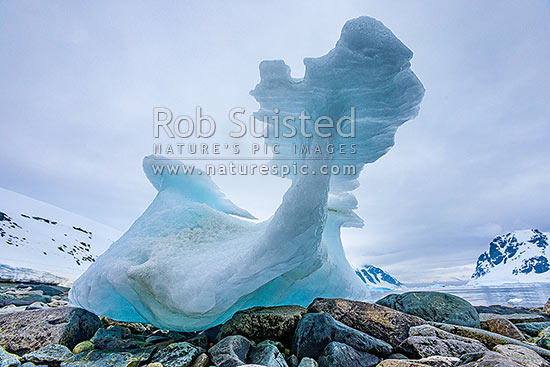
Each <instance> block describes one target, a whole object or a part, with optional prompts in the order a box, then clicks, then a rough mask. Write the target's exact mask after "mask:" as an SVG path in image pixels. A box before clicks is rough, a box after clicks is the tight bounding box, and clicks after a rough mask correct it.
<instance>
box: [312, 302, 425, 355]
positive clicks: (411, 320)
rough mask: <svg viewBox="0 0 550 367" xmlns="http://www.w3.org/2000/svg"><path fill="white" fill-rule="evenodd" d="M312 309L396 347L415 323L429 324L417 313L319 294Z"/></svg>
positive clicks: (416, 324)
mask: <svg viewBox="0 0 550 367" xmlns="http://www.w3.org/2000/svg"><path fill="white" fill-rule="evenodd" d="M308 312H315V313H323V312H325V313H328V314H329V315H331V316H332V317H333V318H334V319H335V320H337V321H340V322H341V323H343V324H345V325H347V326H349V327H352V328H354V329H356V330H359V331H362V332H364V333H367V334H369V335H371V336H374V337H375V338H378V339H380V340H383V341H385V342H386V343H389V344H390V345H392V346H393V347H394V348H395V347H397V346H398V345H399V344H401V342H402V341H403V340H405V339H406V338H407V337H408V336H409V329H410V328H411V327H412V326H418V325H423V324H426V321H425V320H423V319H421V318H420V317H417V316H412V315H408V314H406V313H403V312H399V311H395V310H393V309H391V308H388V307H385V306H380V305H377V304H374V303H366V302H360V301H350V300H347V299H339V298H335V299H328V298H317V299H315V300H314V301H313V302H312V303H311V305H309V307H308Z"/></svg>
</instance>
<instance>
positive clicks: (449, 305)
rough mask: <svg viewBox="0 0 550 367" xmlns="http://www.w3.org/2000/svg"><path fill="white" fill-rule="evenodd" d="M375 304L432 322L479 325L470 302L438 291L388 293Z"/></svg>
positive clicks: (475, 312)
mask: <svg viewBox="0 0 550 367" xmlns="http://www.w3.org/2000/svg"><path fill="white" fill-rule="evenodd" d="M376 303H377V304H379V305H382V306H386V307H389V308H392V309H394V310H397V311H401V312H405V313H408V314H411V315H415V316H418V317H421V318H423V319H424V320H429V321H434V322H444V323H448V324H454V325H463V326H471V327H479V326H480V324H479V315H478V313H477V311H476V309H475V308H474V306H472V305H471V304H470V302H468V301H466V300H465V299H462V298H460V297H457V296H454V295H452V294H447V293H440V292H407V293H403V294H390V295H388V296H386V297H384V298H382V299H381V300H378V301H376Z"/></svg>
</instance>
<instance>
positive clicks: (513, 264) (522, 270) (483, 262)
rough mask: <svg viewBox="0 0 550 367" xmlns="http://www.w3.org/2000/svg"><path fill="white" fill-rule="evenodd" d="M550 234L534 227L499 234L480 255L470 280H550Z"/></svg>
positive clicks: (484, 281) (510, 281) (500, 281)
mask: <svg viewBox="0 0 550 367" xmlns="http://www.w3.org/2000/svg"><path fill="white" fill-rule="evenodd" d="M548 236H549V234H548V233H544V232H541V231H539V230H537V229H531V230H523V231H516V232H512V233H507V234H504V235H502V236H497V237H495V239H493V241H492V242H491V243H490V245H489V250H487V251H485V252H484V253H483V254H481V256H479V258H478V260H477V267H476V270H475V272H474V274H472V280H471V281H470V284H473V285H486V284H487V285H489V284H502V283H516V282H521V283H531V282H549V281H550V271H549V270H550V262H549V254H548V253H547V249H548Z"/></svg>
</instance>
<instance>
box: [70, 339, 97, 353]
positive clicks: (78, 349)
mask: <svg viewBox="0 0 550 367" xmlns="http://www.w3.org/2000/svg"><path fill="white" fill-rule="evenodd" d="M90 349H94V343H93V342H91V341H90V340H84V341H83V342H80V343H78V344H77V345H75V347H74V348H73V353H74V354H78V353H82V352H85V351H87V350H90Z"/></svg>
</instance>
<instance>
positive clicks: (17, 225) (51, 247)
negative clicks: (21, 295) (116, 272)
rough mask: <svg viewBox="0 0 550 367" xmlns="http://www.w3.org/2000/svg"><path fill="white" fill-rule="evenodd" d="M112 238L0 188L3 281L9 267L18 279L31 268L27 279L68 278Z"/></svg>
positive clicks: (113, 233)
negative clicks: (39, 277) (45, 274)
mask: <svg viewBox="0 0 550 367" xmlns="http://www.w3.org/2000/svg"><path fill="white" fill-rule="evenodd" d="M118 237H120V232H119V231H118V230H115V229H113V228H110V227H107V226H105V225H103V224H100V223H97V222H94V221H92V220H90V219H87V218H84V217H82V216H80V215H77V214H74V213H71V212H68V211H66V210H63V209H60V208H57V207H55V206H53V205H50V204H46V203H44V202H41V201H38V200H35V199H32V198H30V197H27V196H24V195H21V194H18V193H15V192H13V191H9V190H6V189H2V188H0V264H3V265H8V266H4V267H3V268H2V272H1V274H0V275H2V277H3V278H5V277H9V275H7V274H8V270H9V269H17V272H16V273H17V274H16V275H17V277H19V278H21V277H22V276H24V273H25V271H24V269H33V270H34V272H33V273H32V274H31V272H30V271H29V272H28V273H29V274H28V275H29V279H28V280H29V281H32V280H33V279H34V277H36V274H38V273H39V272H48V273H51V274H53V275H55V276H58V277H62V278H65V279H68V280H74V279H76V277H78V276H79V275H80V274H81V273H82V272H84V270H86V269H87V268H88V266H89V265H90V264H91V263H92V262H94V261H95V258H96V257H97V256H99V255H100V254H101V253H103V252H104V251H105V250H106V249H107V248H108V247H109V246H110V245H111V243H112V242H113V241H114V240H116V239H117V238H118ZM14 274H15V273H14ZM33 274H34V275H33ZM41 274H44V273H41ZM14 276H15V275H14ZM19 278H18V279H19Z"/></svg>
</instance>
